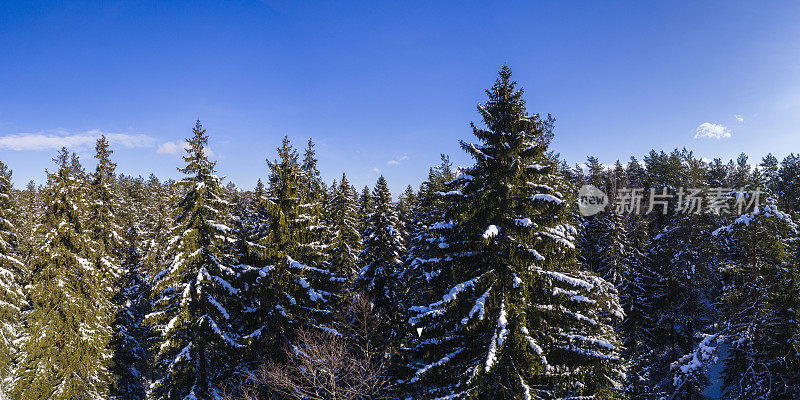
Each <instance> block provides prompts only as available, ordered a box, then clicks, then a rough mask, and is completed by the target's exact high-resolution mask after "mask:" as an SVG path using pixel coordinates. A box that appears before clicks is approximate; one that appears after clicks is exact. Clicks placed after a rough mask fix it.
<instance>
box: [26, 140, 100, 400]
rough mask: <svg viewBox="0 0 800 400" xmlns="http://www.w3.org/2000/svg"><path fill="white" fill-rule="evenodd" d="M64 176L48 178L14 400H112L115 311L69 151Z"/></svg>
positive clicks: (62, 163)
mask: <svg viewBox="0 0 800 400" xmlns="http://www.w3.org/2000/svg"><path fill="white" fill-rule="evenodd" d="M55 161H56V164H57V165H58V171H57V172H56V173H53V174H48V186H47V192H46V194H45V204H46V211H45V214H44V217H43V219H42V221H41V224H40V225H39V229H40V232H41V234H42V235H43V236H44V237H45V239H44V244H43V245H42V246H41V247H40V248H39V249H37V251H36V253H35V255H34V257H33V259H32V260H31V277H30V283H29V285H28V286H27V296H28V298H29V301H30V309H29V310H28V311H26V312H25V314H24V321H25V333H24V335H23V337H22V339H21V354H22V356H21V359H20V364H19V367H18V370H17V374H16V377H15V379H14V383H13V387H12V390H11V392H12V398H15V399H51V400H60V399H64V400H67V399H77V398H92V399H107V398H109V395H108V390H109V386H110V384H111V380H112V377H111V374H110V372H109V370H108V367H109V363H110V361H111V357H112V353H111V351H110V348H109V342H110V340H111V334H112V332H111V327H110V324H109V323H108V322H109V321H108V315H107V312H108V310H109V309H111V307H112V306H111V304H110V301H109V299H108V296H106V295H105V294H104V292H103V290H104V289H103V279H102V278H103V277H102V274H101V272H100V271H99V270H98V269H97V268H96V266H95V264H94V263H93V262H92V261H91V260H89V259H88V257H89V256H90V253H91V251H90V248H89V238H88V237H87V235H86V234H85V230H84V229H83V226H84V225H83V221H81V219H80V215H81V214H82V213H81V210H80V209H79V207H80V206H82V205H83V204H81V203H79V202H78V201H79V199H80V195H79V191H80V188H81V187H80V185H81V184H82V183H81V182H80V181H79V180H78V179H79V176H76V175H78V174H79V173H80V169H79V168H77V165H78V164H77V163H76V162H75V161H76V159H75V158H74V157H73V158H72V159H71V160H70V156H69V153H68V152H67V150H66V149H62V150H61V152H60V153H59V155H58V157H57V158H56V159H55Z"/></svg>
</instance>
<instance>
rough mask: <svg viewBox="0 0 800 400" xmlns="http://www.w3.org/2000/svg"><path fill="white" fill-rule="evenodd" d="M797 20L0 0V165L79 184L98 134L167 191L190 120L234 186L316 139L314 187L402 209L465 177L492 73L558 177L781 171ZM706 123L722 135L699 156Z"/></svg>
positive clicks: (637, 12)
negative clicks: (370, 194) (639, 161)
mask: <svg viewBox="0 0 800 400" xmlns="http://www.w3.org/2000/svg"><path fill="white" fill-rule="evenodd" d="M798 21H800V3H798V2H789V1H787V2H739V1H714V2H711V1H709V2H697V1H692V2H681V3H676V2H653V1H630V2H591V3H590V2H578V1H572V2H567V1H548V2H528V1H526V2H514V3H509V2H501V1H480V2H438V1H437V2H432V1H403V2H388V1H386V2H375V1H370V2H333V1H331V2H322V1H320V2H290V1H282V0H276V1H263V2H259V1H244V0H242V1H218V2H210V1H153V2H147V1H136V2H134V1H102V2H66V1H54V2H47V1H37V2H27V1H8V0H5V1H0V159H2V160H3V161H4V162H6V163H7V164H9V165H10V166H11V168H12V169H13V170H14V182H15V184H16V185H17V186H23V185H24V183H25V182H26V181H27V180H29V179H35V180H37V181H39V182H41V181H42V180H43V178H44V169H45V168H51V169H52V163H51V162H50V159H51V158H52V157H53V155H54V154H55V153H56V150H55V148H56V147H58V146H59V145H60V144H63V143H70V144H72V148H73V149H75V150H77V151H79V153H80V154H81V155H82V158H83V160H84V164H85V165H86V166H87V167H88V168H90V169H93V168H94V160H93V159H91V158H90V156H91V154H92V149H91V146H90V145H87V143H89V142H90V141H91V138H92V137H93V135H96V134H97V132H103V133H107V134H114V135H116V136H112V144H114V146H115V159H116V161H117V163H118V171H120V172H124V173H126V174H134V175H138V174H142V175H147V174H149V173H150V172H154V173H156V174H157V175H159V176H161V177H178V176H179V175H178V173H177V171H176V167H178V166H180V165H181V161H180V159H179V157H178V155H177V154H178V152H177V150H180V148H179V146H180V145H179V144H177V145H176V143H178V142H176V141H181V140H182V139H183V138H185V137H187V136H188V135H189V134H190V131H191V128H192V125H193V123H194V120H195V119H197V118H199V119H201V120H202V122H203V123H204V125H205V126H206V128H207V129H208V132H209V134H210V136H211V144H210V147H211V149H212V151H213V153H214V158H216V159H217V160H218V167H219V170H220V173H221V175H225V176H227V177H228V179H231V180H233V181H234V182H236V183H237V185H239V186H240V187H246V188H249V187H252V186H253V185H254V184H255V182H256V180H257V179H258V178H260V177H261V178H263V177H266V174H267V172H266V166H265V162H264V159H265V158H267V157H269V158H274V157H275V148H276V146H277V145H278V144H279V142H280V139H281V137H282V136H284V135H289V137H290V138H291V139H293V140H294V141H295V142H296V144H297V145H298V147H303V146H304V145H305V141H306V140H307V138H309V137H312V138H314V140H315V141H316V142H317V145H318V146H317V150H318V155H319V159H320V168H321V169H322V172H323V176H324V177H325V178H326V180H327V181H330V180H332V179H334V178H337V177H339V176H341V173H342V171H345V172H347V174H348V177H350V178H351V180H352V181H353V182H354V183H355V184H356V185H358V186H359V187H360V186H363V185H364V184H370V185H372V184H374V181H375V179H376V178H377V176H378V174H384V175H385V176H386V178H387V179H388V180H389V183H390V185H391V188H392V190H393V191H395V192H399V191H401V190H402V188H403V187H404V186H405V185H407V184H414V186H416V185H417V184H418V183H419V182H420V181H421V180H422V179H424V177H425V176H426V173H427V170H428V168H429V167H430V166H432V165H435V164H437V163H438V160H439V153H447V154H450V155H451V156H452V158H453V160H454V161H455V162H456V164H466V163H468V162H469V160H468V159H467V158H466V157H465V156H464V155H463V153H462V151H461V150H460V149H459V147H458V139H461V138H464V139H469V138H470V137H471V130H470V128H469V122H470V121H475V120H477V114H476V111H475V106H476V104H477V103H478V102H481V101H483V100H484V98H485V95H484V92H483V91H484V89H486V88H488V87H490V86H491V84H492V82H493V80H494V79H495V76H496V72H497V70H498V69H499V67H500V66H501V65H502V64H503V63H507V64H508V65H509V66H511V67H512V69H513V70H514V76H515V78H516V80H517V81H519V83H520V84H521V85H522V86H523V87H524V88H525V89H526V93H527V95H526V98H527V102H528V108H529V111H532V112H540V113H548V112H549V113H552V114H553V115H554V116H555V117H556V120H557V121H556V136H555V140H554V142H553V148H554V149H556V150H557V151H558V152H560V153H561V154H562V156H563V157H564V158H565V159H566V160H568V161H569V162H570V163H575V162H582V161H583V160H584V159H585V157H586V155H589V154H593V155H596V156H598V157H599V158H600V159H601V161H603V162H607V163H611V162H613V161H614V160H616V159H622V160H627V159H628V158H629V157H630V156H631V155H635V156H637V157H639V158H641V157H642V156H643V155H644V154H645V153H646V152H647V151H648V150H649V149H651V148H656V149H665V150H670V149H673V148H675V147H684V146H686V147H689V148H691V149H693V150H695V152H696V153H697V154H698V155H700V156H703V157H708V158H713V157H723V158H725V159H728V158H733V157H735V156H736V155H737V154H738V153H739V152H742V151H745V152H747V153H748V154H749V155H750V156H751V161H753V159H760V158H761V157H762V156H763V155H765V154H766V153H768V152H773V153H774V154H775V155H776V156H779V157H783V156H785V155H786V154H788V153H789V152H792V151H794V152H798V151H800V129H798V128H800V24H798ZM737 116H738V117H737ZM704 123H708V124H709V125H705V126H706V127H707V128H708V133H709V134H711V135H713V134H722V135H723V136H727V135H725V133H729V135H730V137H721V138H719V139H715V138H709V137H703V138H697V139H696V138H695V136H696V132H697V131H696V130H697V128H698V127H699V126H701V125H702V124H704ZM712 124H713V125H712ZM87 138H88V139H87Z"/></svg>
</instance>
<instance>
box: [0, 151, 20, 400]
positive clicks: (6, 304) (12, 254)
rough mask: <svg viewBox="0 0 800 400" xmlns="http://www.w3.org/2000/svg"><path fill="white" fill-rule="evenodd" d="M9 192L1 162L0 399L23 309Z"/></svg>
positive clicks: (7, 382) (8, 175) (8, 176)
mask: <svg viewBox="0 0 800 400" xmlns="http://www.w3.org/2000/svg"><path fill="white" fill-rule="evenodd" d="M11 190H12V188H11V170H9V169H8V167H7V166H6V165H5V164H4V163H3V162H2V161H0V398H4V395H5V393H6V388H7V387H9V386H10V385H11V384H12V380H13V377H12V375H11V374H12V371H13V367H14V361H15V358H16V351H17V349H16V345H15V343H14V341H15V340H16V339H17V338H18V337H19V334H20V320H19V315H20V312H21V311H22V309H23V307H24V305H25V296H24V294H23V292H22V288H21V287H20V285H21V283H22V278H23V277H22V273H23V271H24V269H25V268H24V265H23V263H22V261H20V259H19V258H18V249H17V246H18V240H17V234H16V227H15V226H14V224H13V223H12V221H11V219H12V213H13V209H12V204H11V194H12V192H11Z"/></svg>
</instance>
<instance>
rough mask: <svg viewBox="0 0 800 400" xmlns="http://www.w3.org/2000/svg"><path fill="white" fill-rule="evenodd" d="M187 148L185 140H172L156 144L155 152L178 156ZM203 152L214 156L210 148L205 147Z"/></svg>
mask: <svg viewBox="0 0 800 400" xmlns="http://www.w3.org/2000/svg"><path fill="white" fill-rule="evenodd" d="M187 149H189V143H187V142H186V141H185V140H176V141H173V142H164V143H161V144H160V145H159V146H158V149H156V153H158V154H161V155H170V156H178V155H181V156H182V155H184V154H186V150H187ZM205 150H206V151H205V153H206V155H207V156H209V157H213V156H214V152H213V151H211V148H209V147H206V148H205Z"/></svg>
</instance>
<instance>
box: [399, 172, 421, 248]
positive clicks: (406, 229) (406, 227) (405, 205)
mask: <svg viewBox="0 0 800 400" xmlns="http://www.w3.org/2000/svg"><path fill="white" fill-rule="evenodd" d="M416 203H417V194H416V193H414V188H412V187H411V185H408V186H407V187H406V190H405V191H404V192H403V194H401V195H400V198H399V199H397V206H396V207H395V208H396V209H397V217H398V218H399V219H400V234H401V235H402V236H403V242H404V243H408V242H409V240H410V236H411V232H413V231H415V230H416V224H417V222H416V220H415V218H414V210H415V209H416Z"/></svg>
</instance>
